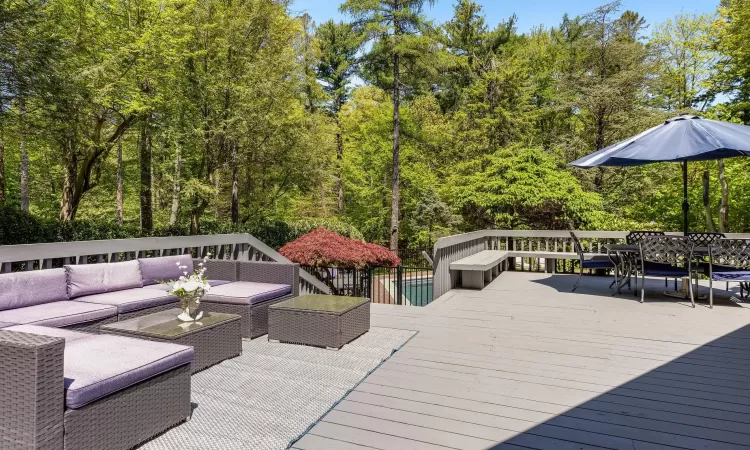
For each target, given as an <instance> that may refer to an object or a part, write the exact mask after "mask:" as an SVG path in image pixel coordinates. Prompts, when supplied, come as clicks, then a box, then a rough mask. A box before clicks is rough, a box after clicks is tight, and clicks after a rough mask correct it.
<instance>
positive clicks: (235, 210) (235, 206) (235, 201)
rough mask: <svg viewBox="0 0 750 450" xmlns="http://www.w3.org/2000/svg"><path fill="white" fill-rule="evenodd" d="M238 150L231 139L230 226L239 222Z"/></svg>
mask: <svg viewBox="0 0 750 450" xmlns="http://www.w3.org/2000/svg"><path fill="white" fill-rule="evenodd" d="M239 153H240V149H239V144H238V143H237V140H236V139H232V224H233V225H234V226H235V227H236V226H237V225H238V224H239V222H240V169H239V165H240V155H239Z"/></svg>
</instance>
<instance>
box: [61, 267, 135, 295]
mask: <svg viewBox="0 0 750 450" xmlns="http://www.w3.org/2000/svg"><path fill="white" fill-rule="evenodd" d="M65 271H66V272H67V274H68V296H69V297H70V298H76V297H81V296H83V295H91V294H101V293H103V292H113V291H120V290H123V289H132V288H139V287H143V282H142V281H141V269H140V266H139V264H138V261H125V262H119V263H102V264H81V265H75V266H65Z"/></svg>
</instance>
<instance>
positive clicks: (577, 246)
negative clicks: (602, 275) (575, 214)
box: [570, 231, 617, 292]
mask: <svg viewBox="0 0 750 450" xmlns="http://www.w3.org/2000/svg"><path fill="white" fill-rule="evenodd" d="M570 237H571V238H572V239H573V249H574V250H575V252H576V253H578V257H579V265H580V269H579V272H578V279H577V280H576V284H575V286H573V291H572V292H575V291H576V289H578V285H579V284H580V283H581V278H583V269H615V262H614V261H612V259H610V257H609V256H607V255H596V256H593V257H591V258H588V259H587V258H586V255H585V254H584V253H583V246H582V245H581V241H579V240H578V236H576V235H575V233H573V232H572V231H571V232H570ZM615 273H617V271H615ZM616 282H617V277H616V276H615V281H613V282H612V284H610V285H609V287H612V286H613V285H614V284H615V283H616Z"/></svg>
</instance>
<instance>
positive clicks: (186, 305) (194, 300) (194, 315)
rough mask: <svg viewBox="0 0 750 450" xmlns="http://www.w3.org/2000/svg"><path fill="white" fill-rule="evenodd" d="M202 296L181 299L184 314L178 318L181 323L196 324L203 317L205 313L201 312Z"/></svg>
mask: <svg viewBox="0 0 750 450" xmlns="http://www.w3.org/2000/svg"><path fill="white" fill-rule="evenodd" d="M201 297H202V295H197V296H193V297H183V298H181V299H180V307H181V308H182V312H181V313H180V314H179V315H178V316H177V320H179V321H180V322H195V321H196V320H200V319H201V318H202V317H203V311H201V310H200V303H201Z"/></svg>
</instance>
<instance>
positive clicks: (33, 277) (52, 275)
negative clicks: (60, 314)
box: [0, 269, 68, 311]
mask: <svg viewBox="0 0 750 450" xmlns="http://www.w3.org/2000/svg"><path fill="white" fill-rule="evenodd" d="M67 299H68V291H67V277H66V275H65V269H46V270H32V271H28V272H13V273H7V274H2V275H0V311H4V310H8V309H14V308H23V307H25V306H34V305H41V304H43V303H51V302H59V301H63V300H67Z"/></svg>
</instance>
